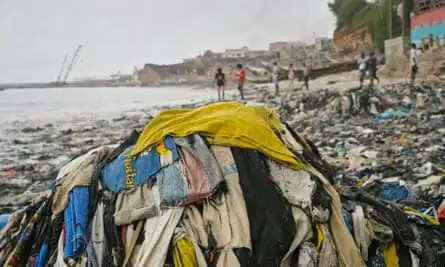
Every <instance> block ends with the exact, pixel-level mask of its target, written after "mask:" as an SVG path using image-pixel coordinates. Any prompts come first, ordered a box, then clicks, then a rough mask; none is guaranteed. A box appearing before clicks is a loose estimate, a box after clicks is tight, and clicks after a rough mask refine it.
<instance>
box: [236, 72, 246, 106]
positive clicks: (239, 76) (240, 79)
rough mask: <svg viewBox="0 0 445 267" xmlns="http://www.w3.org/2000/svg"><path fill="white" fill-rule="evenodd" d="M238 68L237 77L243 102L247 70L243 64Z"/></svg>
mask: <svg viewBox="0 0 445 267" xmlns="http://www.w3.org/2000/svg"><path fill="white" fill-rule="evenodd" d="M236 67H237V68H238V72H237V73H236V77H237V80H238V91H239V93H240V96H241V100H244V80H245V79H246V69H245V68H244V67H243V65H242V64H238V65H236Z"/></svg>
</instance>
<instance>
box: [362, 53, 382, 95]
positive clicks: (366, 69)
mask: <svg viewBox="0 0 445 267" xmlns="http://www.w3.org/2000/svg"><path fill="white" fill-rule="evenodd" d="M357 64H358V69H359V79H360V87H362V86H363V83H364V81H365V77H366V74H369V79H370V85H371V86H372V85H374V80H377V82H378V83H380V79H379V77H378V76H377V57H376V56H375V53H374V52H371V53H369V56H368V57H366V56H365V53H361V54H360V57H359V59H358V61H357Z"/></svg>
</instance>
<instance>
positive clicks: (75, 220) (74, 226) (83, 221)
mask: <svg viewBox="0 0 445 267" xmlns="http://www.w3.org/2000/svg"><path fill="white" fill-rule="evenodd" d="M88 204H89V191H88V187H87V186H82V187H76V188H74V189H73V190H72V191H71V192H70V195H69V200H68V205H67V207H66V208H65V210H64V212H63V218H64V223H65V232H66V239H65V240H66V242H65V249H64V257H63V258H64V260H65V261H67V260H68V259H70V258H76V257H79V256H81V255H82V254H83V252H84V251H85V248H86V240H87V236H86V233H87V231H88V228H87V227H88V223H87V220H88Z"/></svg>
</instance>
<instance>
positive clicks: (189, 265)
mask: <svg viewBox="0 0 445 267" xmlns="http://www.w3.org/2000/svg"><path fill="white" fill-rule="evenodd" d="M173 264H174V266H175V267H196V266H198V262H197V260H196V254H195V248H194V247H193V243H192V242H191V241H190V238H189V237H188V236H185V237H184V238H183V239H180V240H178V241H177V242H176V244H175V247H174V249H173Z"/></svg>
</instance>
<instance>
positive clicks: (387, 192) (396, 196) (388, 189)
mask: <svg viewBox="0 0 445 267" xmlns="http://www.w3.org/2000/svg"><path fill="white" fill-rule="evenodd" d="M410 196H411V193H410V192H409V190H408V188H406V186H403V185H398V184H383V185H382V188H381V189H380V198H381V199H383V200H387V201H397V200H400V199H407V198H409V197H410Z"/></svg>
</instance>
